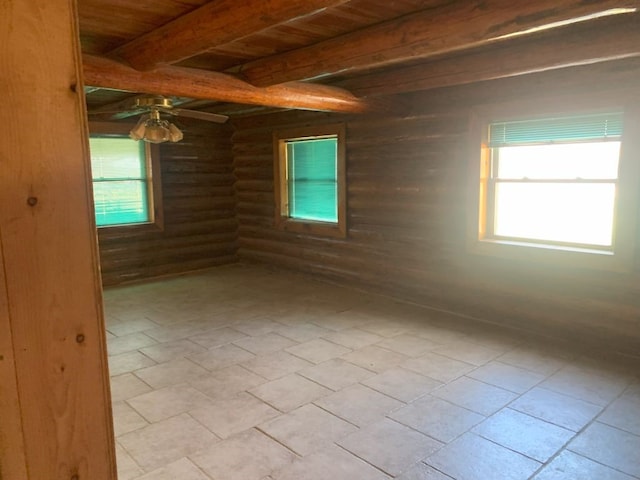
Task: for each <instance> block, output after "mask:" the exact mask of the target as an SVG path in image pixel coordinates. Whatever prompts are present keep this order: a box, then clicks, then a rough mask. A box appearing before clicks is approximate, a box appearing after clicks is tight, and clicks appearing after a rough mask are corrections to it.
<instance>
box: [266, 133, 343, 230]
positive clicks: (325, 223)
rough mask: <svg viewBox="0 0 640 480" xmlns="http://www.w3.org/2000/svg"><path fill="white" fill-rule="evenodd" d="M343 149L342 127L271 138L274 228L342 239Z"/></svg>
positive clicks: (277, 135)
mask: <svg viewBox="0 0 640 480" xmlns="http://www.w3.org/2000/svg"><path fill="white" fill-rule="evenodd" d="M344 148H345V147H344V126H343V125H324V126H319V127H309V128H301V129H293V130H287V131H281V132H276V133H275V134H274V151H275V156H276V160H275V178H276V205H277V214H276V224H277V225H278V226H280V227H281V228H283V229H285V230H291V231H297V232H309V233H313V234H320V235H332V236H345V233H346V227H345V215H346V208H345V203H346V202H345V199H344V195H345V192H344V183H345V180H344V179H345V160H344Z"/></svg>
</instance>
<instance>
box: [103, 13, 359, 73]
mask: <svg viewBox="0 0 640 480" xmlns="http://www.w3.org/2000/svg"><path fill="white" fill-rule="evenodd" d="M346 1H347V0H305V1H304V2H300V1H297V0H245V1H244V2H237V1H235V0H217V1H215V2H210V3H207V4H205V5H203V6H202V7H200V8H198V9H196V10H193V11H191V12H189V13H188V14H186V15H183V16H180V17H178V18H176V19H175V20H173V21H171V22H169V23H167V24H165V25H162V26H161V27H160V28H157V29H155V30H153V31H151V32H149V33H147V34H145V35H143V36H141V37H138V38H136V39H135V40H133V41H131V42H129V43H127V44H126V45H123V46H121V47H119V48H117V49H116V50H114V51H113V52H111V54H110V56H116V57H120V58H122V59H124V60H125V61H126V62H127V63H129V65H131V66H132V67H134V68H136V69H137V70H151V69H153V68H154V67H156V66H157V65H158V64H161V63H166V64H171V63H176V62H178V61H180V60H184V59H185V58H189V57H193V56H195V55H197V54H199V53H202V52H204V51H206V50H208V49H210V48H215V47H217V46H219V45H222V44H225V43H229V42H232V41H234V40H238V39H241V38H243V37H246V36H248V35H250V34H255V33H257V32H260V31H262V30H264V29H266V28H268V27H270V26H273V25H276V24H282V23H287V22H288V21H289V20H292V19H295V18H298V17H302V16H306V15H310V14H313V13H314V12H317V11H320V10H323V9H325V8H327V7H333V6H336V5H339V4H341V3H344V2H346Z"/></svg>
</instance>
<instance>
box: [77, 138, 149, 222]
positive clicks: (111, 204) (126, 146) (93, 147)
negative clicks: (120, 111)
mask: <svg viewBox="0 0 640 480" xmlns="http://www.w3.org/2000/svg"><path fill="white" fill-rule="evenodd" d="M127 128H128V126H125V127H124V129H125V130H126V129H127ZM120 130H123V127H120V126H118V125H109V127H108V128H104V127H103V128H102V129H100V133H92V135H91V138H90V139H89V146H90V151H91V173H92V179H93V199H94V207H95V215H96V225H97V226H98V227H115V226H127V228H131V226H132V225H139V226H145V225H151V226H160V227H161V226H162V225H161V220H162V218H161V214H160V210H159V206H160V198H161V193H160V182H159V175H158V172H157V170H158V169H157V168H153V166H154V165H153V163H154V162H155V160H154V161H152V156H153V157H157V146H155V145H150V144H148V143H146V142H136V141H134V140H131V139H130V138H128V137H124V136H122V133H121V132H120ZM92 131H93V128H92ZM103 131H108V133H102V132H103ZM114 132H117V134H116V133H114ZM154 147H155V148H154ZM152 173H153V175H152Z"/></svg>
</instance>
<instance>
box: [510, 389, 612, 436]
mask: <svg viewBox="0 0 640 480" xmlns="http://www.w3.org/2000/svg"><path fill="white" fill-rule="evenodd" d="M510 407H511V408H513V409H514V410H518V411H519V412H522V413H526V414H528V415H531V416H534V417H537V418H540V419H542V420H544V421H546V422H550V423H553V424H555V425H558V426H560V427H564V428H567V429H569V430H573V431H574V432H577V431H578V430H581V429H582V428H583V427H584V426H585V425H586V424H588V423H589V422H590V421H591V420H593V418H594V417H595V416H596V415H598V414H599V413H600V411H601V410H602V407H599V406H597V405H593V404H592V403H587V402H584V401H582V400H578V399H577V398H573V397H568V396H566V395H562V394H560V393H556V392H552V391H551V390H546V389H544V388H539V387H536V388H534V389H533V390H530V391H529V392H527V393H525V394H524V395H523V396H521V397H520V398H518V399H517V400H516V401H514V402H513V403H512V404H511V405H510Z"/></svg>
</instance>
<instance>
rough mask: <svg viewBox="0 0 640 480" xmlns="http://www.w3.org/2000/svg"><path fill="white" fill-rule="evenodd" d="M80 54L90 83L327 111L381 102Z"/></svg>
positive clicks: (325, 89) (314, 87)
mask: <svg viewBox="0 0 640 480" xmlns="http://www.w3.org/2000/svg"><path fill="white" fill-rule="evenodd" d="M82 59H83V70H84V82H85V84H86V85H90V86H93V87H102V88H113V89H117V90H128V91H132V92H145V93H152V94H157V95H175V96H178V97H190V98H200V99H208V100H216V101H222V102H231V103H242V104H249V105H263V106H267V107H279V108H296V109H303V110H318V111H328V112H348V113H360V112H365V111H370V110H376V109H378V108H380V107H379V106H378V105H377V104H375V103H374V101H367V100H362V99H360V98H357V97H356V96H354V95H353V94H352V93H350V92H348V91H346V90H343V89H341V88H338V87H330V86H325V85H314V84H307V83H286V84H282V85H274V86H272V87H266V88H260V87H255V86H253V85H251V84H248V83H246V82H244V81H242V80H239V79H237V78H236V77H233V76H231V75H226V74H222V73H217V72H209V71H205V70H197V69H193V68H184V67H174V66H166V67H159V68H158V69H156V70H154V71H153V72H140V71H138V70H135V69H133V68H131V67H129V66H128V65H124V64H122V63H119V62H116V61H114V60H111V59H108V58H104V57H96V56H93V55H86V54H85V55H83V57H82ZM383 108H384V107H383Z"/></svg>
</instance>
